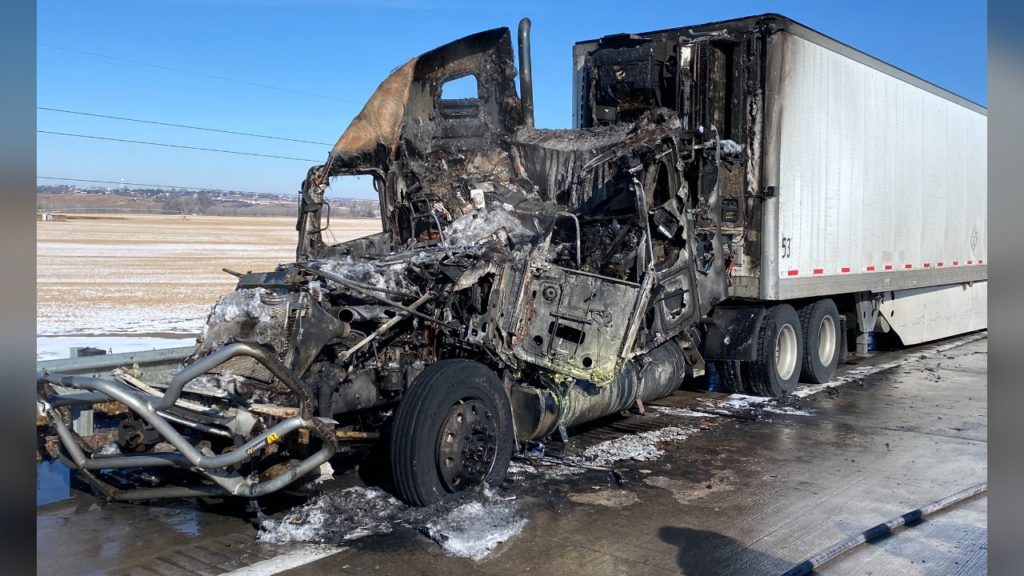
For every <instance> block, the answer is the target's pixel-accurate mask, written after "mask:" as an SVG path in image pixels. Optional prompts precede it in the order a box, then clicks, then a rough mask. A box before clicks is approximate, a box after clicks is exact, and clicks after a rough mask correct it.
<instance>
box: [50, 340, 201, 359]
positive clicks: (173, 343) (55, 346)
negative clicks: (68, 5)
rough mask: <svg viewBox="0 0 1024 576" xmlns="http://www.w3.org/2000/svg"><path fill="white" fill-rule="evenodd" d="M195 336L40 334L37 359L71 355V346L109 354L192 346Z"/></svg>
mask: <svg viewBox="0 0 1024 576" xmlns="http://www.w3.org/2000/svg"><path fill="white" fill-rule="evenodd" d="M195 343H196V340H195V338H191V337H188V338H155V337H151V336H148V337H147V336H40V337H37V338H36V360H57V359H59V358H67V357H69V353H70V350H71V348H82V347H86V346H91V347H93V348H100V349H101V350H106V351H107V354H120V353H122V352H140V351H143V350H161V349H163V348H178V347H181V346H192V345H193V344H195Z"/></svg>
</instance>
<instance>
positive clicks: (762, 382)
mask: <svg viewBox="0 0 1024 576" xmlns="http://www.w3.org/2000/svg"><path fill="white" fill-rule="evenodd" d="M803 351H804V346H803V335H802V330H801V328H800V317H799V316H798V315H797V313H796V310H794V309H793V307H792V306H790V305H789V304H778V305H776V306H772V307H771V308H769V309H768V313H767V314H765V317H764V321H763V322H762V323H761V329H760V331H759V332H758V334H757V335H756V336H755V352H754V353H755V358H754V361H753V362H744V363H743V376H744V379H745V380H746V382H747V385H748V386H750V388H751V389H752V390H753V391H754V392H756V393H757V394H760V395H761V396H785V395H786V394H788V393H789V391H790V390H792V389H793V388H794V387H796V384H797V382H798V381H799V380H800V366H801V364H802V362H803Z"/></svg>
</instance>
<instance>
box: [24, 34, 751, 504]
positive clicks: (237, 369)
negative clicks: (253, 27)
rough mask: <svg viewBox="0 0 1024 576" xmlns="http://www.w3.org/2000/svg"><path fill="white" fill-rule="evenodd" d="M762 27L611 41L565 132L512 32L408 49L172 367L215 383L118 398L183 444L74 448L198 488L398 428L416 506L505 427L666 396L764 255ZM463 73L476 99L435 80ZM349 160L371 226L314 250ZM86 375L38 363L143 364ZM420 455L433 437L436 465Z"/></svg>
mask: <svg viewBox="0 0 1024 576" xmlns="http://www.w3.org/2000/svg"><path fill="white" fill-rule="evenodd" d="M748 32H749V31H748ZM767 33H768V31H767V30H760V29H758V28H756V27H755V28H754V33H747V34H746V35H743V36H742V37H741V36H740V35H735V34H731V33H730V32H729V31H728V30H724V29H723V30H721V31H718V32H715V33H709V32H692V31H691V33H689V34H687V33H680V32H679V31H675V32H673V33H672V34H668V33H660V34H654V35H647V36H624V35H620V36H614V37H609V38H606V39H603V40H601V41H599V42H597V43H596V47H595V49H594V50H593V51H592V52H591V53H590V54H589V55H588V57H587V60H586V66H585V69H584V70H583V74H584V78H585V81H584V92H585V93H584V94H582V95H581V102H582V106H583V115H582V118H583V121H582V122H581V127H580V128H578V129H571V130H545V129H536V128H534V127H533V126H532V94H530V92H531V91H532V88H530V87H531V86H532V79H530V78H528V77H527V78H522V79H521V86H522V87H523V88H524V89H525V90H524V91H525V92H526V93H525V94H523V95H522V96H521V95H520V94H518V93H517V90H516V84H515V77H516V69H515V66H514V60H513V53H512V44H511V33H510V31H509V30H508V29H505V28H501V29H495V30H489V31H486V32H481V33H478V34H474V35H472V36H469V37H466V38H463V39H461V40H457V41H455V42H452V43H451V44H448V45H445V46H442V47H440V48H437V49H435V50H432V51H430V52H428V53H426V54H423V55H421V56H419V57H418V58H415V59H413V60H411V61H410V62H408V63H406V64H405V65H403V66H401V67H399V68H397V69H396V70H395V71H394V72H393V73H392V74H391V75H390V76H389V77H388V78H387V79H386V80H385V81H384V82H383V83H382V84H381V85H380V87H379V88H378V89H377V91H376V92H375V93H374V95H373V96H372V97H371V99H370V100H369V101H368V102H367V104H366V105H365V107H364V108H363V110H362V111H361V112H360V113H359V115H358V116H357V117H356V118H355V119H354V120H353V122H352V123H351V125H350V126H349V127H348V129H347V130H346V131H345V132H344V133H343V134H342V136H341V138H340V139H339V140H338V142H337V144H336V145H335V147H334V148H333V149H332V151H331V152H330V154H329V156H328V158H327V160H326V162H325V163H324V164H322V165H317V166H313V167H312V168H310V169H309V171H308V173H307V176H306V179H305V180H304V181H303V183H302V188H301V206H300V210H299V217H298V222H297V230H298V232H299V239H298V247H297V254H296V261H295V262H292V263H288V264H282V265H281V266H279V267H278V268H277V269H276V270H274V271H271V272H265V273H249V274H244V275H241V276H240V277H239V282H238V287H237V290H236V291H235V292H233V293H231V294H228V295H227V296H225V297H224V298H223V299H222V300H221V301H220V302H219V303H218V304H217V305H216V306H215V307H214V308H213V311H212V313H211V314H210V317H209V319H208V324H207V326H206V329H205V330H204V333H203V335H202V336H201V338H200V339H199V342H198V345H197V347H196V350H195V353H194V355H193V357H192V358H191V359H190V362H189V366H190V368H191V367H195V366H199V367H201V368H202V369H201V370H191V371H189V370H190V368H186V371H187V372H188V374H187V375H186V376H187V377H188V379H187V380H186V382H187V381H190V380H191V378H194V377H197V376H201V375H202V376H203V377H204V378H205V380H204V382H205V383H206V385H207V388H212V389H215V390H214V391H215V392H216V393H212V392H210V391H209V390H204V389H202V388H199V387H196V386H195V385H194V384H189V386H185V387H184V388H182V387H177V388H176V387H175V386H176V385H175V384H172V385H171V387H170V388H167V389H166V390H164V391H163V393H164V394H165V395H164V396H163V399H164V400H161V401H156V400H154V399H155V398H157V397H156V396H150V397H148V398H147V397H145V396H142V397H141V398H142V399H141V400H137V401H136V400H133V403H132V404H130V407H131V408H133V410H135V411H136V412H137V413H138V415H139V416H140V417H141V420H140V425H139V429H140V430H143V431H145V430H150V429H153V428H156V429H157V432H159V435H154V437H153V438H152V442H150V443H149V444H155V443H156V442H157V441H164V443H167V442H169V443H170V444H171V445H172V446H173V448H174V450H173V451H171V452H167V453H163V454H162V455H161V454H158V453H154V452H153V446H152V445H149V446H146V443H145V442H143V443H142V444H141V446H142V447H141V448H139V450H138V452H139V454H138V455H125V456H121V457H118V458H115V459H109V458H108V459H102V461H101V462H100V463H96V460H101V459H100V458H99V457H93V458H88V457H86V456H85V454H84V453H82V451H81V450H78V451H77V452H74V451H73V452H72V457H71V458H69V460H72V461H73V462H72V464H73V465H74V466H75V467H76V468H83V469H93V470H95V469H100V468H116V467H130V466H143V465H145V466H167V465H175V466H179V467H184V468H189V469H191V470H193V471H196V472H199V473H200V475H201V476H202V477H203V479H204V480H205V483H204V484H202V485H201V486H200V488H198V489H195V490H196V493H200V492H207V493H208V492H216V491H218V490H221V491H227V492H229V493H233V494H239V495H258V494H260V493H264V492H266V491H270V490H275V489H278V488H280V487H282V486H283V485H284V484H287V483H289V482H291V481H294V480H295V479H297V478H299V477H301V476H303V475H305V474H307V473H309V472H310V471H312V470H314V469H315V468H316V467H317V466H319V465H320V464H322V463H323V462H325V461H326V459H327V458H330V457H331V455H333V454H334V453H335V451H336V450H337V449H338V448H339V446H340V447H342V448H343V449H347V448H348V447H349V445H350V443H351V441H352V440H353V439H357V440H358V441H361V442H365V441H370V440H372V439H374V438H377V437H378V435H380V434H382V433H384V432H386V431H388V430H389V429H390V435H391V437H392V440H391V447H390V448H391V454H392V455H391V461H392V466H393V467H394V468H396V472H395V486H394V488H395V490H396V491H397V492H398V494H399V495H400V496H401V497H402V498H403V499H405V500H407V501H410V502H413V503H426V502H430V501H433V500H436V499H437V498H438V497H440V495H443V492H445V491H448V492H450V491H454V490H459V489H462V488H463V487H465V486H468V485H472V484H474V483H478V482H479V481H480V480H483V479H494V478H496V477H500V476H503V475H504V467H507V465H508V453H509V452H511V450H512V449H513V446H514V442H515V441H519V442H522V441H526V440H530V439H535V438H540V437H544V436H546V435H549V434H552V433H560V434H562V435H563V436H564V435H566V434H567V430H568V429H569V428H571V427H572V426H574V425H576V424H579V423H581V422H585V421H588V420H592V419H594V418H598V417H601V416H604V415H607V414H611V413H614V412H617V411H620V410H624V409H627V408H629V407H630V406H633V405H636V404H640V405H641V406H642V403H643V402H644V401H649V400H653V399H656V398H659V397H662V396H664V395H666V394H668V393H670V392H671V391H672V390H674V389H675V388H677V387H678V386H679V384H680V383H681V381H682V378H683V376H684V374H686V372H687V366H688V365H689V366H691V367H698V368H699V367H701V366H702V360H701V358H700V354H699V352H698V350H700V340H701V337H702V334H703V333H704V331H705V328H704V324H703V323H702V320H706V315H707V314H708V312H709V310H710V309H711V307H712V306H714V305H715V304H716V303H718V302H720V301H722V300H724V299H725V298H726V296H727V287H728V283H729V282H730V279H729V277H730V274H731V273H732V271H733V270H734V268H739V267H743V266H748V267H749V266H750V260H751V259H753V258H756V256H755V255H756V254H759V249H758V248H757V247H756V245H757V238H756V235H753V234H751V233H748V232H747V230H748V227H747V226H746V224H747V223H749V222H751V221H752V219H753V218H755V214H754V212H755V211H756V210H757V209H758V208H757V206H758V204H757V203H756V202H754V201H753V199H754V197H756V195H757V189H756V188H757V186H756V182H757V181H758V175H757V174H756V173H752V172H753V170H754V169H753V168H752V167H753V166H754V164H753V163H752V162H751V161H750V158H751V156H752V155H753V154H756V153H757V152H756V151H757V150H758V147H759V144H758V142H759V139H760V134H759V130H760V124H759V122H760V120H759V117H758V114H759V113H758V112H757V111H758V110H759V109H760V108H759V106H757V105H754V102H756V101H757V100H758V99H759V98H760V97H761V96H760V95H761V90H762V88H761V86H760V81H759V78H760V76H759V74H760V72H759V70H760V68H759V66H760V64H759V62H760V60H758V59H757V58H756V55H757V53H758V50H760V46H761V45H762V44H761V43H762V42H763V41H764V35H765V34H767ZM524 39H525V42H523V40H524ZM524 46H525V49H524ZM520 47H521V51H528V48H529V25H528V21H525V22H524V24H523V25H522V26H521V27H520ZM520 58H521V60H523V59H526V61H527V62H528V53H521V54H520ZM465 77H472V78H473V80H475V84H476V87H477V91H476V96H475V97H469V98H458V99H447V98H445V97H444V94H445V93H444V90H443V88H444V86H445V84H446V83H448V82H451V81H454V80H458V79H462V78H465ZM735 84H740V85H744V86H746V87H747V88H746V89H745V90H733V89H731V88H732V86H733V85H735ZM727 88H728V89H727ZM524 101H525V103H526V105H525V106H524ZM524 109H525V110H526V112H527V113H526V114H524ZM524 117H525V118H526V121H524ZM357 174H358V175H370V176H372V178H373V182H374V186H375V188H376V190H377V191H378V192H379V194H380V199H381V211H382V214H383V217H382V220H383V229H384V231H383V232H382V233H380V234H376V235H373V236H370V237H366V238H360V239H356V240H352V241H349V242H344V243H341V244H336V245H328V244H326V243H325V241H324V238H323V236H322V234H321V232H322V231H323V230H324V229H325V228H326V226H328V225H329V218H328V214H327V211H328V210H329V208H328V207H327V205H326V204H325V202H324V191H325V189H326V188H327V186H328V184H329V182H330V180H331V179H332V178H334V177H338V176H342V175H357ZM239 347H241V348H239ZM225 350H227V351H228V352H225ZM183 374H184V373H183ZM185 378H186V377H185V376H183V377H180V378H178V379H176V382H177V380H182V379H185ZM93 380H94V379H91V380H90V379H81V378H79V379H77V380H73V379H71V378H64V379H61V378H59V377H57V376H56V375H41V376H40V381H41V382H42V383H44V385H48V383H57V384H63V385H69V386H73V387H80V388H83V389H87V390H93V391H99V392H103V393H104V394H106V395H108V396H114V397H115V398H116V399H119V400H122V401H126V400H127V399H134V398H138V397H140V396H139V394H140V392H141V391H140V389H139V388H138V385H135V384H133V383H132V381H133V379H125V380H122V381H119V382H106V381H104V382H103V383H102V384H100V383H98V382H96V381H93ZM181 384H183V385H184V382H181ZM445 386H448V387H449V388H452V390H453V391H451V390H448V389H447V388H444V387H445ZM458 386H463V388H458ZM453 387H454V388H453ZM495 390H498V391H500V394H498V395H497V396H496V395H495V394H494V391H495ZM204 392H209V393H204ZM446 394H447V396H446ZM499 396H500V397H499ZM179 397H181V398H182V399H185V398H189V399H190V401H191V402H192V404H189V406H192V408H188V409H186V408H184V407H182V405H181V404H180V403H178V404H175V399H176V398H179ZM49 398H50V400H49V407H48V410H49V412H48V413H49V414H50V416H51V418H52V419H53V420H54V421H55V423H56V425H57V426H58V428H59V429H63V431H62V432H61V438H62V439H64V440H67V442H68V443H71V444H75V443H76V441H75V439H74V438H73V433H72V432H70V431H69V430H68V429H67V427H66V426H64V425H63V424H62V418H61V416H60V414H59V412H58V408H59V406H60V405H61V404H62V403H64V404H67V403H69V402H70V401H69V400H60V398H61V396H53V395H51V396H50V397H49ZM437 398H441V400H438V399H437ZM167 399H170V400H167ZM195 403H199V405H200V407H201V408H202V410H199V409H196V408H195V406H194V404H195ZM410 412H415V413H416V414H414V415H408V414H406V413H410ZM430 418H433V419H434V420H436V424H434V425H433V428H431V424H430V423H429V422H428V423H426V424H424V423H423V421H424V420H426V419H430ZM211 430H212V431H214V432H213V433H211ZM310 431H312V432H313V433H312V434H311V433H310ZM220 432H223V433H220ZM407 436H408V437H411V438H407ZM449 436H450V437H449ZM65 437H66V438H65ZM424 437H428V438H427V440H426V441H424V440H422V438H424ZM505 437H508V440H507V441H506V439H505ZM417 438H419V439H417ZM434 438H437V440H436V443H437V446H436V450H435V448H434V445H433V444H434V442H435V440H434ZM449 441H451V442H456V443H455V444H452V445H448V444H446V442H449ZM421 444H429V446H427V447H426V448H424V447H423V446H421ZM422 450H426V451H427V452H422ZM422 454H428V456H429V455H430V454H435V455H441V456H439V458H440V459H439V460H438V461H437V463H436V465H437V469H438V470H440V472H439V473H438V474H439V478H437V479H435V480H437V481H436V482H435V481H434V480H431V479H429V478H426V477H425V476H424V474H428V475H429V472H424V470H423V469H424V467H428V468H429V467H432V465H431V466H426V465H425V464H423V463H422V462H421V460H422V458H421V456H422ZM450 455H453V456H450ZM143 460H145V461H143ZM438 474H435V476H436V475H438ZM275 477H276V480H275V479H273V478H275ZM158 490H159V489H148V492H145V493H144V496H147V497H152V496H155V495H161V494H160V493H159V492H158ZM166 490H167V495H181V494H184V493H187V491H184V489H182V488H180V487H169V488H167V489H166ZM110 494H112V495H113V497H124V498H130V497H137V496H131V495H129V493H126V492H120V491H112V492H110Z"/></svg>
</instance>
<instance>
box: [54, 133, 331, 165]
mask: <svg viewBox="0 0 1024 576" xmlns="http://www.w3.org/2000/svg"><path fill="white" fill-rule="evenodd" d="M36 133H38V134H53V135H56V136H71V137H74V138H90V139H92V140H109V141H111V142H127V143H129V144H146V145H147V146H163V147H165V148H183V149H185V150H199V151H202V152H221V153H223V154H237V155H239V156H259V157H261V158H277V159H278V160H298V161H299V162H320V160H311V159H309V158H294V157H291V156H276V155H274V154H259V153H257V152H239V151H237V150H222V149H220V148H201V147H199V146H185V145H184V144H166V143H163V142H146V141H144V140H127V139H124V138H109V137H107V136H91V135H89V134H72V133H70V132H51V131H49V130H36Z"/></svg>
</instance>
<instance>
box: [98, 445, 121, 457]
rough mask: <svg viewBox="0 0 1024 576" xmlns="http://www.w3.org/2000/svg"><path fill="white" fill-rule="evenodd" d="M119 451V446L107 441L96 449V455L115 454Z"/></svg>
mask: <svg viewBox="0 0 1024 576" xmlns="http://www.w3.org/2000/svg"><path fill="white" fill-rule="evenodd" d="M120 453H121V447H120V446H118V445H117V443H115V442H107V443H106V444H104V445H102V446H100V448H99V450H97V451H96V455H97V456H117V455H118V454H120Z"/></svg>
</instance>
